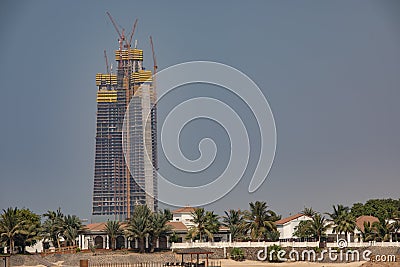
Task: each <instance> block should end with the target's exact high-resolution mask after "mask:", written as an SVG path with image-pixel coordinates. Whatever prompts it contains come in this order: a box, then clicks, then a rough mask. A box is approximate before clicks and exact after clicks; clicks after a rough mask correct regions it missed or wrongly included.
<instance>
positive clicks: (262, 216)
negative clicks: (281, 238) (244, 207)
mask: <svg viewBox="0 0 400 267" xmlns="http://www.w3.org/2000/svg"><path fill="white" fill-rule="evenodd" d="M279 218H280V216H277V215H276V213H275V212H273V211H272V210H268V206H267V203H266V202H260V201H256V202H254V203H253V202H251V203H250V211H245V214H244V219H245V229H246V231H248V232H249V233H250V237H251V239H253V240H258V241H259V240H261V239H265V236H266V234H267V233H268V232H270V231H275V230H276V225H275V223H274V221H276V220H278V219H279Z"/></svg>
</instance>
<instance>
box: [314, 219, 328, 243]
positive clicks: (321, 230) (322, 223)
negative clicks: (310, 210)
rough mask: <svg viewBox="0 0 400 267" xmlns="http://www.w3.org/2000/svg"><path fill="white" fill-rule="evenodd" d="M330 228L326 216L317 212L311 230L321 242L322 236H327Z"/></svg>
mask: <svg viewBox="0 0 400 267" xmlns="http://www.w3.org/2000/svg"><path fill="white" fill-rule="evenodd" d="M328 228H329V224H328V223H327V221H326V219H325V217H324V216H322V215H321V214H319V213H316V214H315V215H314V217H313V218H312V221H311V224H310V230H311V231H312V232H313V234H314V237H316V238H317V239H318V241H319V242H321V237H322V236H325V233H326V230H327V229H328Z"/></svg>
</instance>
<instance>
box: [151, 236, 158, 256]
mask: <svg viewBox="0 0 400 267" xmlns="http://www.w3.org/2000/svg"><path fill="white" fill-rule="evenodd" d="M156 246H157V238H156V237H155V236H153V238H152V239H151V249H150V252H151V253H153V252H154V249H155V248H156Z"/></svg>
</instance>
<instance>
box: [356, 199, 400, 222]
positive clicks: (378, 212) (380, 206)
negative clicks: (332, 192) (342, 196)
mask: <svg viewBox="0 0 400 267" xmlns="http://www.w3.org/2000/svg"><path fill="white" fill-rule="evenodd" d="M397 211H400V199H399V200H395V199H390V198H389V199H370V200H368V201H367V202H366V203H365V204H362V203H355V204H354V205H353V206H352V208H351V213H352V214H353V216H354V217H355V218H358V217H359V216H362V215H370V216H375V217H378V218H380V219H390V218H391V216H392V215H393V213H394V212H397Z"/></svg>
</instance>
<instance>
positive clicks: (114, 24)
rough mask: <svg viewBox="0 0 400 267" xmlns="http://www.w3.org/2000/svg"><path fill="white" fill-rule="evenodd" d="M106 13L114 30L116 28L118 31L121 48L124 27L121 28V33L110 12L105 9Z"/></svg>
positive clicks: (123, 39) (123, 38)
mask: <svg viewBox="0 0 400 267" xmlns="http://www.w3.org/2000/svg"><path fill="white" fill-rule="evenodd" d="M106 14H107V15H108V17H109V18H110V20H111V23H112V24H113V26H114V28H115V30H116V31H117V33H118V36H119V43H120V48H122V43H123V41H125V35H124V29H122V34H121V32H120V31H119V29H118V26H117V23H115V21H114V19H113V17H112V16H111V14H110V12H108V11H107V12H106Z"/></svg>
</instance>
